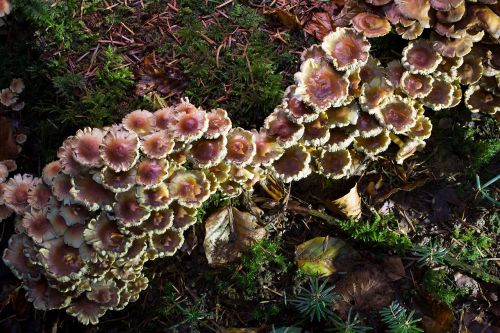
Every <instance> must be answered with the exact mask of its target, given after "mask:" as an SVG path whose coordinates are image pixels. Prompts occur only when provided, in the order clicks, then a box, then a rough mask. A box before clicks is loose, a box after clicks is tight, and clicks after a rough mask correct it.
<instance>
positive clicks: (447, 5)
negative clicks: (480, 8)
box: [429, 0, 464, 11]
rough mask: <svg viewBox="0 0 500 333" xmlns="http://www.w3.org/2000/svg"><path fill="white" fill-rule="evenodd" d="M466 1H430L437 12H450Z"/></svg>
mask: <svg viewBox="0 0 500 333" xmlns="http://www.w3.org/2000/svg"><path fill="white" fill-rule="evenodd" d="M463 2H464V0H429V3H430V5H431V6H432V8H434V9H435V10H441V11H448V10H451V9H453V8H456V7H458V6H460V4H461V3H463Z"/></svg>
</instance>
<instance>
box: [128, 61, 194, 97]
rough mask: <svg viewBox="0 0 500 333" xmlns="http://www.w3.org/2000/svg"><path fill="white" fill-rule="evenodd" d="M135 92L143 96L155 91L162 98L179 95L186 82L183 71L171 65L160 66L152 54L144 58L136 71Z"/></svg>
mask: <svg viewBox="0 0 500 333" xmlns="http://www.w3.org/2000/svg"><path fill="white" fill-rule="evenodd" d="M135 74H136V75H135V76H136V80H135V81H136V82H137V83H136V86H135V94H136V95H137V96H145V95H148V94H150V93H156V94H159V95H161V96H162V97H164V98H168V97H171V96H174V95H181V94H182V93H183V92H184V88H185V87H186V85H187V84H188V80H187V78H186V77H185V75H184V73H183V72H182V71H181V70H180V69H178V68H176V67H172V66H163V67H162V66H160V65H159V64H157V63H156V61H155V56H154V54H151V55H148V56H147V57H145V58H144V64H143V65H142V66H141V67H140V68H139V69H138V70H137V71H136V73H135Z"/></svg>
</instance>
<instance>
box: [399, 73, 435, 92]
mask: <svg viewBox="0 0 500 333" xmlns="http://www.w3.org/2000/svg"><path fill="white" fill-rule="evenodd" d="M433 82H434V78H433V77H432V76H430V75H424V74H412V73H410V72H404V73H403V76H401V82H400V87H401V90H402V91H403V92H404V93H405V94H406V95H408V97H411V98H424V97H425V96H427V95H428V94H429V93H430V92H431V90H432V83H433Z"/></svg>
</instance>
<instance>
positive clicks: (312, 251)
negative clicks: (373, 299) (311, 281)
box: [295, 236, 360, 276]
mask: <svg viewBox="0 0 500 333" xmlns="http://www.w3.org/2000/svg"><path fill="white" fill-rule="evenodd" d="M359 259H360V256H359V254H358V252H357V251H355V250H354V249H353V248H352V247H350V246H349V245H347V244H346V243H345V242H344V241H343V240H341V239H338V238H334V237H328V236H327V237H316V238H313V239H310V240H308V241H306V242H304V243H302V244H300V245H298V246H297V248H296V249H295V261H296V263H297V265H298V266H299V268H301V269H302V270H304V271H305V272H306V273H308V274H313V275H315V274H317V275H321V276H329V275H332V274H333V273H335V272H338V271H347V270H349V268H350V267H352V266H353V265H354V264H355V263H356V261H358V260H359Z"/></svg>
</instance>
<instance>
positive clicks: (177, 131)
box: [170, 101, 208, 142]
mask: <svg viewBox="0 0 500 333" xmlns="http://www.w3.org/2000/svg"><path fill="white" fill-rule="evenodd" d="M170 129H171V131H172V133H173V135H174V137H175V138H176V140H178V141H186V142H190V141H193V140H197V139H199V138H201V137H202V136H203V133H204V132H205V131H206V130H207V129H208V117H207V113H206V112H205V111H204V110H201V109H198V108H196V107H195V106H194V105H192V104H191V103H189V102H187V101H183V102H182V103H180V104H179V105H177V107H176V108H175V124H172V125H171V126H170Z"/></svg>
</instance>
